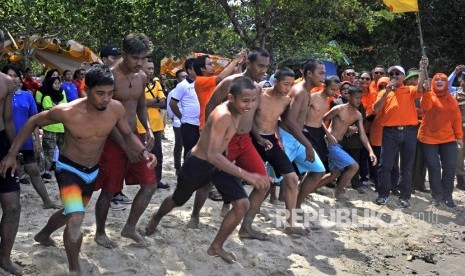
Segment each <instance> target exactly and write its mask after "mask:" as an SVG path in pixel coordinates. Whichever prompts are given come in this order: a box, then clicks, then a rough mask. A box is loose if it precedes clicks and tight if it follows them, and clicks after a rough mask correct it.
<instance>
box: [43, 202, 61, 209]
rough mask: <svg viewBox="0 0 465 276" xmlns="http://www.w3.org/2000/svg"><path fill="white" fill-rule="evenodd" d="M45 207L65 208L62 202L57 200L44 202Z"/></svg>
mask: <svg viewBox="0 0 465 276" xmlns="http://www.w3.org/2000/svg"><path fill="white" fill-rule="evenodd" d="M43 207H44V209H61V208H63V206H62V205H61V204H58V203H56V202H48V203H44V205H43Z"/></svg>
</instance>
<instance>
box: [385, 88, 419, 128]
mask: <svg viewBox="0 0 465 276" xmlns="http://www.w3.org/2000/svg"><path fill="white" fill-rule="evenodd" d="M384 93H386V90H384V91H382V92H379V94H380V95H382V94H384ZM420 96H421V94H420V93H418V88H417V87H416V86H405V85H402V86H400V87H398V88H396V90H395V91H394V92H390V93H389V94H388V95H387V97H386V101H385V103H384V106H383V108H382V112H383V113H384V114H383V121H382V125H383V126H385V127H388V126H416V125H418V116H417V110H416V109H415V99H417V98H419V97H420Z"/></svg>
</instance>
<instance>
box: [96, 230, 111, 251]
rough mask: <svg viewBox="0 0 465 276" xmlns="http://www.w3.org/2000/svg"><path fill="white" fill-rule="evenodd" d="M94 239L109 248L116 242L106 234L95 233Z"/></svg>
mask: <svg viewBox="0 0 465 276" xmlns="http://www.w3.org/2000/svg"><path fill="white" fill-rule="evenodd" d="M94 241H95V242H96V243H97V244H98V245H100V246H103V247H106V248H109V249H111V248H115V247H116V243H115V242H113V241H112V240H110V238H109V237H108V236H107V234H95V237H94Z"/></svg>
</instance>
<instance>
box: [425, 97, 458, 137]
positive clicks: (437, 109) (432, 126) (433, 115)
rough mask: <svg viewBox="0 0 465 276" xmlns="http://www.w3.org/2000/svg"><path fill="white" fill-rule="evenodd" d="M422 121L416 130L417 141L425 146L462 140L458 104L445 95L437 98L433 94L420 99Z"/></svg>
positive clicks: (452, 98)
mask: <svg viewBox="0 0 465 276" xmlns="http://www.w3.org/2000/svg"><path fill="white" fill-rule="evenodd" d="M420 106H421V110H422V111H423V120H422V122H421V125H420V129H419V130H418V140H419V141H420V142H422V143H425V144H432V145H436V144H443V143H448V142H454V141H455V140H456V139H462V137H463V131H462V116H461V113H460V110H459V106H458V102H457V100H456V99H454V97H453V96H452V95H450V94H449V93H447V94H446V95H444V96H441V97H438V96H437V95H436V94H435V93H433V92H428V93H424V94H423V96H422V97H421V103H420Z"/></svg>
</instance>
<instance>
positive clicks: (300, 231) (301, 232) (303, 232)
mask: <svg viewBox="0 0 465 276" xmlns="http://www.w3.org/2000/svg"><path fill="white" fill-rule="evenodd" d="M284 233H286V234H288V235H298V236H307V235H308V234H309V233H310V231H308V230H307V229H305V228H300V227H286V228H284Z"/></svg>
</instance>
